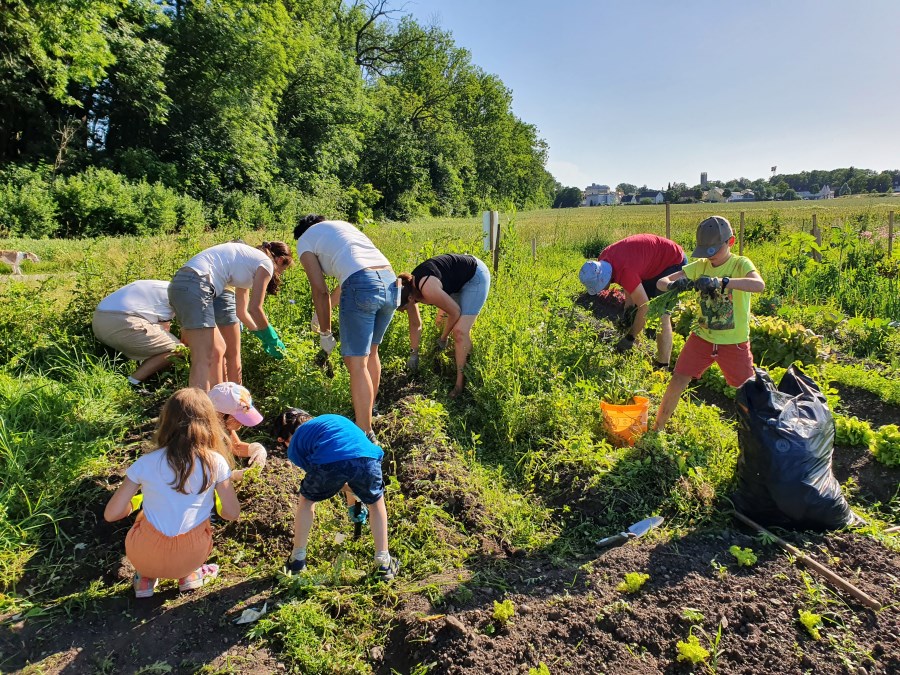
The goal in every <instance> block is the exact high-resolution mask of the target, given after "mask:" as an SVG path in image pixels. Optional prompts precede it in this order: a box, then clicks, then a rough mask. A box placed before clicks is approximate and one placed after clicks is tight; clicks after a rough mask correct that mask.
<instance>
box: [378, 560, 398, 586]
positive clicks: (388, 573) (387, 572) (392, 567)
mask: <svg viewBox="0 0 900 675" xmlns="http://www.w3.org/2000/svg"><path fill="white" fill-rule="evenodd" d="M399 572H400V561H399V560H397V558H395V557H393V556H391V561H390V562H389V563H388V564H387V565H381V566H379V567H378V574H380V575H381V577H382V578H383V579H384V580H385V581H391V580H392V579H393V578H394V577H396V576H397V574H399Z"/></svg>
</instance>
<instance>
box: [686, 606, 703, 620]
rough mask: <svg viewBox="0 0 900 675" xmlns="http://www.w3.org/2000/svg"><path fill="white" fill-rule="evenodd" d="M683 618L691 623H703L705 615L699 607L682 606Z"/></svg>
mask: <svg viewBox="0 0 900 675" xmlns="http://www.w3.org/2000/svg"><path fill="white" fill-rule="evenodd" d="M681 618H682V619H684V620H685V621H689V622H690V623H702V621H703V619H704V618H705V617H704V616H703V613H702V612H701V611H700V610H699V609H695V608H694V607H682V608H681Z"/></svg>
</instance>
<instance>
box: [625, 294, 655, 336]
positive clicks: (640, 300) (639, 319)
mask: <svg viewBox="0 0 900 675" xmlns="http://www.w3.org/2000/svg"><path fill="white" fill-rule="evenodd" d="M631 301H632V302H633V303H634V304H635V306H636V307H637V313H636V314H635V315H634V321H632V322H631V330H629V331H628V333H629V334H630V335H631V337H633V338H637V336H638V335H640V334H641V331H642V330H644V324H646V323H647V312H649V311H650V305H649V302H650V298H648V297H647V291H645V290H644V286H643V284H638V285H637V288H635V289H634V291H632V292H631Z"/></svg>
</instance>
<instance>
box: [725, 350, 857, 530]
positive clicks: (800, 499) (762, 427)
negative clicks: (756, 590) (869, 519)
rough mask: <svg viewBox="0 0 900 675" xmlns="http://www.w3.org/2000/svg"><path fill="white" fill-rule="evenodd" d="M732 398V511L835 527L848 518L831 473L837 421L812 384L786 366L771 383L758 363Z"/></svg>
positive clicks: (768, 520)
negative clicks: (735, 451) (735, 422)
mask: <svg viewBox="0 0 900 675" xmlns="http://www.w3.org/2000/svg"><path fill="white" fill-rule="evenodd" d="M736 403H737V412H738V419H739V421H740V424H739V426H738V443H739V444H740V448H741V454H740V457H739V458H738V467H737V471H738V489H737V492H735V494H734V495H733V497H732V501H733V502H734V505H735V507H736V508H737V510H738V511H740V512H741V513H743V514H745V515H747V516H749V517H750V518H753V519H754V520H756V521H758V522H762V523H764V524H776V525H791V526H796V527H804V528H812V529H836V528H841V527H844V526H846V525H848V524H849V523H850V522H852V521H853V519H854V515H853V512H852V511H851V510H850V506H849V505H848V504H847V500H846V499H844V496H843V494H841V486H840V484H839V483H838V482H837V480H836V479H835V477H834V474H832V472H831V455H832V452H833V450H834V419H833V418H832V416H831V410H829V408H828V405H827V402H826V399H825V396H824V395H823V394H822V392H821V391H820V390H819V388H818V387H817V386H816V384H815V382H813V381H812V380H811V379H810V378H808V377H807V376H806V375H804V374H803V373H802V372H801V371H800V369H799V368H797V367H796V366H791V367H790V368H788V370H787V372H785V374H784V377H782V378H781V382H780V383H779V386H778V388H777V389H776V388H775V384H774V383H773V382H772V378H771V377H769V374H768V373H767V372H766V371H765V370H763V369H761V368H757V369H756V377H755V378H754V379H752V380H748V381H747V382H745V383H744V384H743V385H742V386H741V388H740V389H739V390H738V394H737V400H736Z"/></svg>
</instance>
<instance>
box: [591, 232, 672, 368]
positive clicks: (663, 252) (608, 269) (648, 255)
mask: <svg viewBox="0 0 900 675" xmlns="http://www.w3.org/2000/svg"><path fill="white" fill-rule="evenodd" d="M687 261H688V260H687V256H685V254H684V251H683V250H682V248H681V247H680V246H679V245H678V244H676V243H675V242H674V241H670V240H669V239H666V238H664V237H657V236H656V235H655V234H635V235H632V236H630V237H625V238H624V239H622V240H620V241H617V242H616V243H614V244H610V245H609V246H607V247H606V248H605V249H603V251H602V252H601V253H600V256H599V258H598V259H597V260H588V261H587V262H586V263H584V265H582V267H581V271H580V272H579V273H578V278H579V279H581V283H583V284H584V285H585V287H586V288H587V292H588V293H589V294H590V295H596V294H597V293H599V292H600V291H602V290H604V289H605V288H606V287H608V286H609V284H610V283H615V284H618V285H619V286H621V287H622V289H623V290H624V291H625V292H626V293H627V294H628V301H627V302H626V306H631V304H632V303H634V305H636V306H637V313H636V314H635V317H634V321H633V322H632V324H631V328H630V329H629V330H628V333H626V334H625V337H623V338H622V339H621V340H619V341H618V342H617V343H616V350H617V351H619V352H627V351H628V350H630V349H631V348H632V347H633V346H634V341H635V340H636V339H637V337H638V335H640V334H641V331H642V330H643V329H644V324H645V323H646V321H647V310H648V306H647V303H649V302H650V298H653V297H656V296H657V295H659V294H660V293H661V291H659V290H658V289H657V288H656V282H657V281H658V280H659V279H662V278H663V277H665V276H668V275H669V274H674V273H675V272H678V271H680V270H681V268H682V267H684V266H685V265H687ZM671 355H672V318H671V316H669V314H664V315H663V317H662V320H661V330H660V331H659V334H658V335H657V336H656V364H657V365H658V366H660V367H665V366H668V365H669V358H670V357H671Z"/></svg>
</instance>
